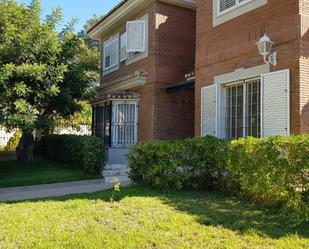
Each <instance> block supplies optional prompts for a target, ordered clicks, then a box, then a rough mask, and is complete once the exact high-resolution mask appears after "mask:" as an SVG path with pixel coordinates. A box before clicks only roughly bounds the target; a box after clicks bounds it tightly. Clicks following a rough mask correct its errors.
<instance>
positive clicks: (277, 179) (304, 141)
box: [228, 135, 309, 208]
mask: <svg viewBox="0 0 309 249" xmlns="http://www.w3.org/2000/svg"><path fill="white" fill-rule="evenodd" d="M229 152H230V155H229V158H230V162H229V166H228V169H229V170H230V172H232V176H233V178H234V179H235V180H236V181H238V182H239V183H240V186H241V189H242V190H243V191H244V192H245V193H246V194H247V195H249V196H251V197H252V198H254V199H255V200H258V201H262V202H264V203H268V204H273V205H280V206H282V205H283V206H287V207H291V208H301V207H303V206H307V205H309V202H308V191H309V135H302V136H291V137H270V138H265V139H255V138H247V139H240V140H238V141H232V142H231V143H230V145H229Z"/></svg>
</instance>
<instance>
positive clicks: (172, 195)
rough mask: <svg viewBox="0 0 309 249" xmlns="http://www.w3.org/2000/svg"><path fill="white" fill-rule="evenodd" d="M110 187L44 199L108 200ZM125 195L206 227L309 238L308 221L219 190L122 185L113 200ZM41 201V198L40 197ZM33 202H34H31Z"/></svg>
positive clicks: (262, 234)
mask: <svg viewBox="0 0 309 249" xmlns="http://www.w3.org/2000/svg"><path fill="white" fill-rule="evenodd" d="M111 192H112V191H111V190H107V191H103V192H97V193H93V194H83V195H70V196H63V197H57V198H49V199H44V200H43V201H49V200H51V201H68V200H74V199H89V200H98V199H100V200H104V201H109V199H110V197H111ZM128 197H150V198H151V197H156V198H160V199H161V200H162V202H163V203H165V204H167V205H169V206H172V207H173V208H175V209H176V210H179V211H182V212H185V213H188V214H190V215H194V216H195V217H196V220H197V222H199V223H200V224H201V225H205V226H215V227H218V226H219V227H223V228H226V229H230V230H233V231H236V232H238V233H239V234H246V233H251V232H254V233H256V234H259V235H261V236H268V237H271V238H280V237H283V236H287V235H293V234H298V235H299V236H301V237H305V238H309V224H308V223H305V222H302V223H299V224H297V223H296V222H294V223H293V222H291V220H290V219H288V217H287V215H286V214H284V213H278V212H277V213H275V212H273V211H270V210H267V209H265V208H262V207H259V206H257V205H254V204H250V203H249V202H246V201H241V200H239V199H238V198H235V197H225V196H223V195H221V194H218V193H208V192H177V191H158V190H152V189H148V188H144V187H140V186H133V187H129V188H123V189H122V190H121V192H120V193H119V194H117V197H116V199H117V198H118V201H120V200H121V199H124V198H128ZM40 201H42V200H40ZM32 202H36V201H32Z"/></svg>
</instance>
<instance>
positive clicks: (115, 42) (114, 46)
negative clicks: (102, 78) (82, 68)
mask: <svg viewBox="0 0 309 249" xmlns="http://www.w3.org/2000/svg"><path fill="white" fill-rule="evenodd" d="M103 51H104V52H103V53H104V55H103V68H104V71H106V70H109V69H111V68H114V67H116V66H117V65H118V58H119V57H118V53H119V37H118V36H114V37H112V38H110V39H109V40H108V41H106V42H104V46H103Z"/></svg>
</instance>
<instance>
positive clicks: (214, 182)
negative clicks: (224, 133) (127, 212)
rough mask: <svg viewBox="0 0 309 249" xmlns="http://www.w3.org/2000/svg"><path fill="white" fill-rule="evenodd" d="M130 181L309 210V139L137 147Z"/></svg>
mask: <svg viewBox="0 0 309 249" xmlns="http://www.w3.org/2000/svg"><path fill="white" fill-rule="evenodd" d="M128 159H129V166H130V169H131V172H130V178H131V179H132V180H133V181H134V182H136V183H139V184H145V185H148V186H151V187H156V188H161V189H169V188H177V189H185V188H195V189H205V188H207V189H218V188H221V189H223V190H225V191H226V190H228V191H230V190H233V191H235V190H236V191H241V192H242V193H245V194H246V195H248V196H250V197H252V198H253V199H255V200H258V201H264V202H265V203H267V204H271V205H277V204H280V205H284V206H289V207H297V208H298V207H301V206H304V205H308V199H309V198H308V191H309V186H308V184H309V136H308V135H303V136H291V137H272V138H265V139H255V138H246V139H240V140H237V141H225V140H221V139H217V138H214V137H204V138H194V139H187V140H179V141H155V142H146V143H141V144H137V145H136V146H134V147H133V148H132V149H131V151H130V153H129V157H128Z"/></svg>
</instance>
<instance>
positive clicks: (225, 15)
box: [213, 0, 268, 27]
mask: <svg viewBox="0 0 309 249" xmlns="http://www.w3.org/2000/svg"><path fill="white" fill-rule="evenodd" d="M267 2H268V0H213V26H214V27H215V26H218V25H220V24H222V23H224V22H227V21H230V20H232V19H234V18H236V17H238V16H241V15H243V14H245V13H248V12H250V11H252V10H255V9H257V8H259V7H261V6H263V5H266V4H267Z"/></svg>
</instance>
